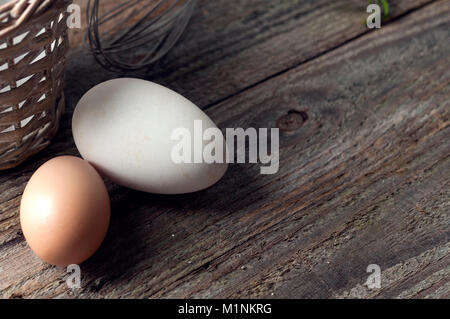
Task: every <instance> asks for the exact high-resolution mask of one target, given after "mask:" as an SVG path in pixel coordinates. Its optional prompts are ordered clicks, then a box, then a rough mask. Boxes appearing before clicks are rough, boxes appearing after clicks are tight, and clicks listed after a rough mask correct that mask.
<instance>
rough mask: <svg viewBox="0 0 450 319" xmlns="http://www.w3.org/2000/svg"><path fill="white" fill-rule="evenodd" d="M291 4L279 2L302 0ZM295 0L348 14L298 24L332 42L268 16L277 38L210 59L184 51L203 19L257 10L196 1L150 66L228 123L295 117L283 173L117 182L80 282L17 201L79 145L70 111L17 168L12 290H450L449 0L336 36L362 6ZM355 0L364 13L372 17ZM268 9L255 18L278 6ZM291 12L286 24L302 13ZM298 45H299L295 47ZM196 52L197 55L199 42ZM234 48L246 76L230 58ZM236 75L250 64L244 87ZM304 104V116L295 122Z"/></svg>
mask: <svg viewBox="0 0 450 319" xmlns="http://www.w3.org/2000/svg"><path fill="white" fill-rule="evenodd" d="M219 2H220V1H217V3H219ZM220 3H221V2H220ZM246 3H247V2H246ZM278 3H279V7H277V5H274V4H272V5H271V6H273V7H271V8H276V7H277V8H281V6H282V5H286V6H287V8H288V7H289V6H288V3H294V2H288V1H279V2H278ZM296 3H298V6H299V7H303V10H304V11H305V12H307V13H305V14H306V17H308V15H311V16H309V18H310V20H311V21H316V20H314V17H315V19H319V20H320V19H322V18H321V17H322V15H324V14H325V16H328V17H339V18H336V20H329V22H330V23H331V24H332V25H333V26H334V28H333V27H332V26H327V25H326V24H324V25H323V26H322V27H323V29H324V31H323V34H322V36H320V37H314V36H313V34H314V32H313V31H312V30H314V28H313V27H311V26H310V25H314V23H313V22H311V23H310V24H308V26H307V27H304V28H303V30H302V31H300V30H301V28H300V27H299V28H298V29H296V30H297V31H296V32H297V33H298V34H299V36H300V37H304V36H305V35H307V34H310V36H311V37H312V38H315V39H316V42H322V41H323V42H322V46H321V47H320V48H315V49H314V50H313V49H311V50H312V51H311V52H310V54H306V53H305V52H307V51H308V46H305V47H303V48H300V47H297V48H296V49H295V50H292V51H288V52H284V51H283V50H287V48H289V46H290V45H291V44H289V43H290V42H289V41H292V43H294V42H295V44H292V45H300V44H298V43H297V41H298V40H294V39H292V37H293V33H290V32H289V31H286V30H285V31H282V30H281V29H278V32H279V33H278V35H275V34H276V33H277V32H275V33H274V34H270V32H272V31H264V32H268V33H266V34H265V36H267V37H266V38H265V40H262V39H259V41H255V42H252V39H251V38H252V37H251V36H250V37H249V38H246V39H242V40H241V41H242V42H241V43H240V44H236V43H239V41H238V40H237V39H236V41H235V42H234V43H235V44H234V45H236V47H235V48H236V51H234V52H235V53H233V54H232V53H229V54H226V53H220V52H222V51H221V50H219V49H218V51H217V52H218V53H210V54H209V55H208V54H207V53H205V54H204V55H202V59H206V60H208V57H209V58H211V60H210V61H209V63H206V62H205V64H204V67H203V68H195V67H193V68H192V69H191V64H189V63H188V64H183V63H181V62H177V61H178V60H177V57H180V56H182V54H181V53H182V52H183V50H185V48H187V47H189V46H193V45H194V43H195V41H194V39H195V34H197V41H198V40H199V39H202V37H201V36H200V35H201V34H202V33H201V31H198V29H196V28H199V27H200V26H201V25H202V23H204V24H203V28H205V29H207V28H217V30H222V31H221V32H229V30H230V29H231V30H237V29H238V28H237V26H236V25H234V28H233V27H232V26H233V23H235V21H236V16H237V15H238V14H239V13H242V14H248V13H249V12H250V11H251V10H253V12H255V8H256V9H257V8H258V6H254V7H252V9H251V10H250V7H246V6H245V4H244V1H242V2H240V4H242V7H241V8H240V10H239V11H238V10H237V9H236V11H234V10H228V11H223V12H222V16H219V15H218V16H216V17H215V19H212V20H210V21H209V20H208V19H207V17H208V16H207V15H206V14H205V15H204V16H202V14H199V15H197V17H196V18H195V19H194V23H193V25H192V26H191V33H189V32H188V33H187V34H186V36H185V38H184V40H183V41H182V42H181V44H180V46H178V47H177V48H176V49H175V50H174V52H173V53H171V55H170V56H168V57H167V59H166V60H164V61H163V62H162V64H161V65H160V66H158V67H156V68H155V69H154V70H152V71H151V72H155V73H151V72H150V73H149V74H148V75H147V76H148V78H150V79H158V80H160V82H166V81H167V82H170V83H174V84H173V85H172V87H175V88H176V87H178V86H180V87H181V86H182V87H183V88H184V90H180V91H182V92H184V93H186V92H189V94H186V95H189V96H190V97H191V98H193V99H194V100H196V101H197V102H198V103H199V104H200V106H202V107H206V108H207V113H208V114H209V115H210V116H211V117H212V118H213V119H214V120H215V121H216V122H217V124H218V125H219V126H220V127H222V128H225V127H243V128H247V127H273V126H275V125H276V123H278V124H279V125H281V126H283V127H282V128H284V129H285V130H283V133H282V135H281V139H280V144H281V150H280V151H281V162H280V171H279V173H278V174H275V175H270V176H262V175H260V174H259V165H234V166H232V167H231V168H230V171H229V172H228V173H227V175H226V176H225V178H224V179H223V180H222V181H221V182H220V183H219V184H218V185H216V186H214V187H213V188H211V189H209V190H206V191H204V192H201V193H198V194H191V195H184V196H175V197H169V196H156V195H149V194H144V193H139V192H134V191H131V190H127V189H124V188H121V187H118V186H115V185H111V184H108V188H109V190H110V194H111V198H112V207H113V216H112V217H113V218H112V224H111V229H110V231H109V234H108V237H107V239H106V241H105V243H104V245H103V246H102V248H101V249H100V251H99V252H98V253H97V254H96V255H95V256H94V257H93V258H92V259H90V260H89V261H88V262H86V263H84V264H83V265H82V274H83V276H82V285H83V288H82V289H80V290H73V291H71V290H69V289H68V288H67V286H66V284H65V279H66V276H67V275H66V274H65V269H62V268H56V267H52V266H49V265H46V264H44V263H42V262H41V261H39V260H38V259H37V258H36V257H35V256H34V255H33V254H32V253H31V251H30V250H29V249H28V247H27V245H26V243H25V241H24V240H23V236H22V234H21V233H20V226H19V223H18V214H17V212H18V206H19V202H20V196H21V193H22V191H23V188H24V186H25V183H26V182H27V180H28V179H29V177H30V176H31V174H32V172H33V171H34V170H35V169H36V168H37V167H38V166H39V165H40V164H42V163H43V162H44V161H46V160H47V159H49V158H51V157H53V156H56V155H58V154H78V153H77V151H76V149H75V147H74V145H73V141H72V138H71V135H70V134H71V133H70V113H71V109H70V108H69V112H68V114H66V116H65V117H64V119H63V122H62V128H61V131H60V132H59V134H58V136H57V138H56V140H55V141H54V143H53V144H52V146H51V147H50V148H49V149H47V150H45V151H44V152H43V153H42V154H40V155H39V156H36V157H35V158H34V160H31V161H29V162H27V163H26V164H25V165H23V166H22V167H20V168H18V169H15V170H12V171H9V172H3V173H0V203H1V204H0V296H2V297H82V298H88V297H95V298H99V297H100V298H105V297H112V298H130V297H139V298H169V297H182V298H184V297H197V298H200V297H231V298H241V297H251V298H257V297H268V298H283V297H287V298H311V297H336V298H348V297H359V298H370V297H404V298H413V297H438V298H448V297H449V280H448V278H449V274H450V241H449V235H450V216H449V212H450V187H449V186H450V174H449V172H450V159H449V157H450V139H449V138H448V137H449V135H450V134H449V131H450V129H449V124H450V120H449V115H450V114H449V113H450V99H449V97H450V85H449V84H450V71H449V65H450V45H449V43H448V41H446V39H448V38H449V36H450V31H449V30H450V3H449V2H448V1H445V0H443V1H435V2H433V3H431V4H428V5H424V6H423V7H421V8H420V9H417V10H415V11H414V12H410V13H408V14H406V15H404V16H402V17H399V18H398V19H396V20H395V21H392V22H391V23H390V24H388V25H385V26H384V27H383V28H382V29H381V30H378V31H376V32H370V33H367V34H365V33H366V31H365V30H364V28H363V27H361V25H360V24H361V21H359V24H358V23H356V24H351V25H350V29H352V31H349V30H347V31H346V32H349V33H350V32H354V34H353V35H352V36H350V37H349V38H345V36H343V37H339V38H338V37H337V36H336V37H333V36H331V34H333V32H334V31H336V29H339V28H340V25H341V23H344V24H345V23H347V20H345V19H344V18H348V15H349V13H348V12H349V11H348V10H345V9H342V10H336V8H337V7H329V5H328V4H327V5H326V4H325V2H321V1H317V2H314V3H322V5H323V6H319V7H314V5H312V4H311V2H307V1H304V2H296ZM336 3H337V4H343V2H341V1H336ZM399 3H406V2H401V1H399ZM407 3H409V4H412V8H415V6H420V5H421V4H419V2H416V3H414V1H407ZM253 4H259V5H260V6H261V8H263V9H262V11H261V12H265V11H264V10H265V9H264V8H267V7H265V6H267V2H264V3H263V2H262V1H260V2H257V1H255V2H254V3H253ZM202 5H203V7H201V8H203V10H208V9H209V8H212V5H211V6H210V7H208V6H209V2H204V3H202ZM249 6H250V5H249ZM311 6H312V7H311ZM205 8H206V9H205ZM245 8H249V9H248V11H246V10H245ZM307 8H309V9H310V10H308V9H307ZM325 8H328V10H329V11H321V10H325ZM290 9H291V10H286V12H287V14H290V13H291V11H292V7H290ZM274 10H275V11H276V9H274ZM269 11H270V10H269ZM317 11H319V12H321V15H318V16H317V17H316V16H314V14H315V12H317ZM224 12H226V13H224ZM324 12H325V13H324ZM397 13H398V12H397ZM216 14H217V13H216ZM227 14H228V15H227ZM354 14H355V16H358V17H357V18H356V17H355V19H354V20H353V21H356V20H360V17H361V16H363V15H361V14H360V13H356V11H355V13H354ZM255 15H256V16H252V17H249V18H247V19H248V21H249V22H248V23H253V22H255V23H256V21H259V22H261V21H271V20H270V19H267V16H265V15H264V14H262V16H263V17H264V16H265V17H266V18H263V17H261V18H258V17H259V15H257V14H255ZM202 19H203V20H202ZM242 19H244V18H242ZM266 19H267V20H266ZM304 19H306V20H307V18H304ZM244 20H245V19H244ZM295 20H296V21H297V20H302V21H303V22H304V20H303V19H295ZM344 20H345V21H344ZM202 21H203V22H202ZM238 21H242V20H238ZM281 21H283V20H280V24H279V26H278V27H279V28H283V27H282V26H284V27H287V26H289V25H290V26H291V27H292V25H293V24H295V23H294V22H291V20H289V19H287V21H284V22H281ZM303 22H302V23H303ZM240 23H241V22H239V23H238V26H239V25H240ZM291 23H292V24H291ZM297 23H298V21H297ZM230 25H231V26H230ZM226 26H229V29H228V31H223V30H226V29H227V28H226ZM236 28H237V29H236ZM274 28H277V27H276V26H274ZM308 28H311V29H308ZM250 29H251V28H249V30H250ZM266 29H267V30H271V28H270V27H267V28H266ZM291 30H294V29H291ZM307 30H310V33H308V31H307ZM327 30H328V31H327ZM355 30H356V31H355ZM358 30H361V31H360V32H361V33H358V32H359V31H358ZM241 31H242V30H241ZM303 32H304V33H305V34H303ZM316 32H319V31H318V29H317V30H316ZM327 32H331V33H327ZM189 34H191V35H189ZM231 34H232V33H229V38H230V39H232V38H233V37H239V35H240V33H239V32H237V33H236V34H234V35H233V36H232V35H231ZM316 34H318V33H316ZM340 34H342V32H341V33H340ZM338 35H339V34H338ZM210 36H211V38H210V39H211V41H213V40H212V35H210ZM355 36H357V38H355ZM283 37H284V41H282V38H283ZM218 39H219V40H220V37H219V38H218ZM318 39H319V40H318ZM320 39H322V40H320ZM350 40H351V41H350ZM216 41H217V40H216ZM230 41H231V40H230ZM328 41H329V42H328ZM247 42H252V43H248V44H247ZM283 42H288V44H286V46H285V47H279V46H280V45H281V43H283ZM298 42H301V41H298ZM200 43H202V42H200ZM203 43H206V42H203ZM197 45H198V44H197ZM246 45H248V47H246V48H245V46H246ZM261 45H263V46H266V47H270V48H271V50H272V51H270V52H269V53H267V56H272V57H275V56H276V57H277V58H276V59H275V58H272V59H271V60H272V61H274V63H273V64H270V63H267V64H268V66H267V68H263V67H261V63H262V62H263V61H267V59H266V58H267V56H266V55H265V54H266V53H260V54H256V55H254V57H255V62H254V63H256V61H259V64H258V65H259V67H257V65H255V64H251V63H250V64H248V63H247V60H245V59H244V60H241V58H242V57H243V56H244V55H245V54H250V52H258V53H259V52H264V51H263V50H261ZM217 46H219V44H217ZM201 47H204V46H203V45H201ZM272 47H273V48H272ZM228 48H229V47H228V46H223V47H222V50H224V51H226V50H227V49H228ZM333 48H335V49H333ZM76 50H78V49H75V50H74V51H73V52H75V51H76ZM79 50H82V49H79ZM273 50H279V51H277V53H278V54H277V55H276V54H275V52H274V51H273ZM297 50H298V51H297ZM198 51H202V50H201V49H200V50H198ZM79 52H82V51H79ZM184 52H191V50H187V51H184ZM294 52H302V54H299V55H295V54H294ZM194 53H195V54H193V53H191V55H190V56H189V55H187V56H185V57H183V58H182V59H186V60H189V57H190V58H194V57H195V56H196V54H200V52H194ZM178 54H180V55H178ZM216 54H217V55H216ZM222 54H224V55H222ZM303 54H305V55H303ZM293 55H295V59H294V58H292V56H293ZM308 55H310V56H309V57H307V56H308ZM219 57H221V58H219ZM291 58H292V59H291ZM216 59H217V60H216ZM186 60H185V61H186ZM222 60H225V61H224V62H223V63H224V64H223V67H222V66H221V63H222ZM294 60H295V61H294ZM174 61H175V62H174ZM89 63H90V62H89V61H87V60H86V59H85V56H84V55H82V54H81V55H80V56H79V57H78V58H76V59H75V56H74V58H73V61H72V62H71V63H70V66H69V70H68V75H69V79H72V80H69V84H68V88H67V90H66V91H67V93H68V104H69V105H70V107H72V108H73V105H74V104H75V103H76V101H77V98H78V97H79V95H80V94H81V93H82V92H84V90H85V89H87V88H88V87H89V86H90V85H92V84H94V83H95V82H97V81H101V80H102V79H103V78H105V77H108V76H110V75H108V74H105V73H101V72H100V71H99V70H96V69H95V67H92V64H91V68H92V69H93V73H92V75H93V77H92V78H82V79H80V74H81V73H78V72H79V71H80V70H83V69H84V68H87V67H88V65H89ZM171 63H173V64H171ZM177 63H181V64H177ZM198 63H204V62H198ZM227 63H228V64H229V65H228V68H229V70H231V71H233V73H226V72H224V70H225V65H227ZM240 63H241V64H240ZM194 64H195V63H194ZM269 64H270V65H269ZM171 65H174V66H173V68H174V69H172V68H171ZM180 65H185V67H184V68H183V67H179V68H176V66H180ZM165 66H166V69H167V72H163V71H162V70H163V69H165ZM247 67H248V69H247ZM158 68H160V69H158ZM175 69H176V70H175ZM285 69H286V70H287V71H284V70H285ZM158 70H159V71H158ZM231 71H230V72H231ZM158 72H161V73H160V74H159V73H158ZM202 74H203V76H204V78H203V79H201V75H202ZM253 75H254V76H253ZM230 76H231V77H230ZM233 76H235V77H236V78H235V79H241V82H242V83H240V85H239V86H234V84H233V83H237V82H233ZM193 79H195V81H199V82H198V84H199V85H200V86H199V87H198V88H197V87H194V86H192V87H191V86H190V85H193V84H195V83H197V82H195V81H194V80H193ZM264 79H266V80H265V81H262V80H264ZM205 83H210V84H207V85H206V86H205V87H204V88H205V90H201V85H202V84H205ZM232 87H233V90H231V88H232ZM189 88H191V89H192V90H190V89H189ZM213 88H215V89H213ZM225 88H226V89H225ZM216 101H221V102H220V103H216ZM299 114H300V115H301V116H302V120H301V121H298V122H297V124H298V125H292V124H291V123H293V122H295V121H294V120H296V119H298V115H299ZM374 263H375V264H378V265H380V267H381V269H382V271H383V272H382V288H381V289H380V290H369V289H367V287H365V286H364V283H365V281H366V278H367V276H368V274H367V273H366V267H367V266H368V265H369V264H374Z"/></svg>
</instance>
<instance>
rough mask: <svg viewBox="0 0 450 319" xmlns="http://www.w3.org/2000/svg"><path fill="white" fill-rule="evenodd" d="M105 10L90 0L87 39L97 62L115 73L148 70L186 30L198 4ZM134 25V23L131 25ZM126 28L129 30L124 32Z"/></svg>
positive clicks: (129, 3)
mask: <svg viewBox="0 0 450 319" xmlns="http://www.w3.org/2000/svg"><path fill="white" fill-rule="evenodd" d="M114 2H115V3H114V7H112V8H102V4H101V3H102V1H100V0H88V4H87V9H86V15H87V21H88V33H87V38H88V41H89V45H90V47H91V50H92V52H93V53H94V56H95V58H96V60H97V61H98V62H99V63H100V65H102V66H103V67H104V68H106V69H108V70H111V71H114V72H126V71H134V70H139V69H143V68H147V67H149V66H150V65H151V64H152V63H154V62H156V61H157V60H159V59H160V58H162V57H163V56H164V55H165V54H166V53H167V52H168V51H169V50H170V49H171V48H172V47H173V46H174V45H175V43H176V42H177V40H178V39H179V38H180V36H181V35H182V33H183V31H184V30H185V28H186V26H187V24H188V22H189V20H190V18H191V16H192V13H193V11H194V7H195V3H196V0H118V1H114ZM130 22H131V23H130ZM123 25H126V26H127V27H125V28H122V26H123Z"/></svg>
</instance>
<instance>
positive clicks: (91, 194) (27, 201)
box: [20, 156, 110, 266]
mask: <svg viewBox="0 0 450 319" xmlns="http://www.w3.org/2000/svg"><path fill="white" fill-rule="evenodd" d="M109 220H110V200H109V195H108V191H107V189H106V186H105V184H104V183H103V180H102V179H101V177H100V176H99V174H98V173H97V171H96V170H95V169H94V168H93V167H92V166H91V165H90V164H89V163H88V162H86V161H84V160H82V159H80V158H77V157H72V156H62V157H57V158H54V159H52V160H50V161H48V162H46V163H45V164H44V165H42V166H41V167H40V168H39V169H38V170H37V171H36V172H35V173H34V174H33V176H32V177H31V179H30V181H29V182H28V184H27V186H26V188H25V191H24V193H23V196H22V201H21V205H20V224H21V227H22V231H23V234H24V236H25V239H26V241H27V242H28V244H29V245H30V247H31V249H32V250H33V251H34V252H35V254H36V255H38V256H39V257H40V258H41V259H42V260H44V261H46V262H48V263H50V264H52V265H57V266H68V265H71V264H81V263H82V262H83V261H85V260H87V259H88V258H89V257H91V256H92V255H93V254H94V253H95V251H96V250H97V249H98V248H99V247H100V245H101V243H102V242H103V240H104V238H105V236H106V233H107V231H108V226H109Z"/></svg>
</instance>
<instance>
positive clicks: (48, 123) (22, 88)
mask: <svg viewBox="0 0 450 319" xmlns="http://www.w3.org/2000/svg"><path fill="white" fill-rule="evenodd" d="M33 1H34V2H40V4H41V6H40V7H38V9H36V8H34V10H31V14H30V10H28V11H27V10H25V11H23V9H22V11H21V12H22V15H21V16H17V12H16V16H15V15H14V12H13V9H14V6H13V4H14V3H16V7H17V3H19V2H23V1H22V0H16V1H11V2H10V3H8V4H7V5H4V6H3V8H2V10H3V12H0V13H1V14H0V170H2V169H8V168H12V167H15V166H17V165H19V164H20V163H22V162H23V161H24V160H26V159H27V158H28V157H30V156H31V155H33V154H35V153H37V152H39V151H41V150H42V149H43V148H45V147H46V146H48V145H49V143H50V139H51V138H53V137H54V135H55V134H56V131H57V129H58V124H59V119H60V117H61V114H62V113H63V111H64V107H65V101H64V91H63V86H64V69H65V55H66V52H67V50H68V47H69V45H68V37H67V6H68V5H69V4H70V2H71V1H65V0H56V1H48V0H33ZM33 1H32V2H31V4H30V3H28V2H27V3H28V5H29V6H31V5H32V3H33ZM42 4H45V5H47V7H43V6H42ZM2 10H0V11H2ZM16 11H17V8H16ZM11 12H13V13H11ZM25 14H28V17H25V18H24V15H25Z"/></svg>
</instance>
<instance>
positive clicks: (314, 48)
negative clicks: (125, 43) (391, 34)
mask: <svg viewBox="0 0 450 319" xmlns="http://www.w3.org/2000/svg"><path fill="white" fill-rule="evenodd" d="M102 2H104V4H105V5H106V4H108V1H106V2H105V1H102ZM430 2H431V0H397V1H393V2H392V8H391V19H395V18H396V17H398V16H401V15H402V14H404V13H405V12H407V11H409V10H412V9H414V8H417V7H420V6H422V5H424V4H426V3H430ZM366 6H367V3H366V2H364V1H359V0H351V1H349V0H336V1H329V0H315V1H307V0H303V1H293V0H278V1H267V0H250V1H249V0H235V1H233V4H232V5H230V2H229V1H228V0H215V1H208V0H201V1H199V7H198V10H197V12H196V14H195V15H194V17H193V19H192V22H191V24H190V25H189V27H188V29H187V31H186V32H185V34H184V36H183V38H182V41H180V42H179V44H178V45H177V46H176V47H175V48H174V49H173V50H172V51H171V52H170V54H169V55H168V56H167V57H166V58H165V59H163V60H162V61H161V62H160V63H159V64H157V65H155V67H154V68H152V69H151V70H149V71H148V72H138V73H135V74H131V75H133V76H135V77H140V78H146V79H151V80H153V81H155V82H158V83H160V84H163V85H165V86H168V87H170V88H172V89H174V90H176V91H177V92H180V93H181V94H183V95H185V96H186V97H188V98H189V99H191V100H192V101H194V102H195V103H197V104H198V105H199V106H200V107H205V106H209V105H211V104H214V103H217V102H218V101H221V100H223V99H225V98H227V97H229V96H232V95H234V94H236V93H237V92H239V91H241V90H244V89H245V88H247V87H250V86H252V85H255V84H256V83H258V82H260V81H263V80H265V79H267V78H268V77H270V76H273V75H274V74H277V73H280V72H283V71H285V70H288V69H290V68H292V67H294V66H296V65H299V64H301V63H303V62H305V61H307V60H309V59H312V58H314V57H317V56H318V55H320V54H322V53H323V52H326V51H327V50H330V49H333V48H335V47H337V46H339V45H341V44H342V43H345V42H346V41H349V40H351V39H353V38H355V37H358V36H360V35H362V34H364V33H366V32H369V31H368V29H367V28H366V26H365V24H364V22H365V19H366V17H367V13H366ZM80 33H82V32H81V31H79V32H78V34H80ZM72 57H73V58H72V59H71V61H72V62H69V68H68V72H67V77H68V82H69V83H71V85H70V86H68V88H67V90H68V94H70V95H71V96H73V97H74V98H72V99H70V102H71V103H76V101H77V100H78V98H79V97H80V96H81V95H82V94H83V93H84V92H86V91H87V90H88V89H89V88H91V87H92V86H93V85H95V84H98V83H99V82H102V81H104V80H107V79H110V78H112V77H113V76H114V75H112V74H110V73H108V72H105V71H104V70H103V69H101V68H100V67H99V66H98V65H97V64H96V63H95V62H94V60H93V58H92V57H91V55H90V53H89V51H88V50H86V49H85V48H84V49H80V50H74V51H73V53H72ZM82 75H86V78H85V79H83V80H82V81H81V80H80V76H82ZM128 75H130V74H128Z"/></svg>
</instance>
